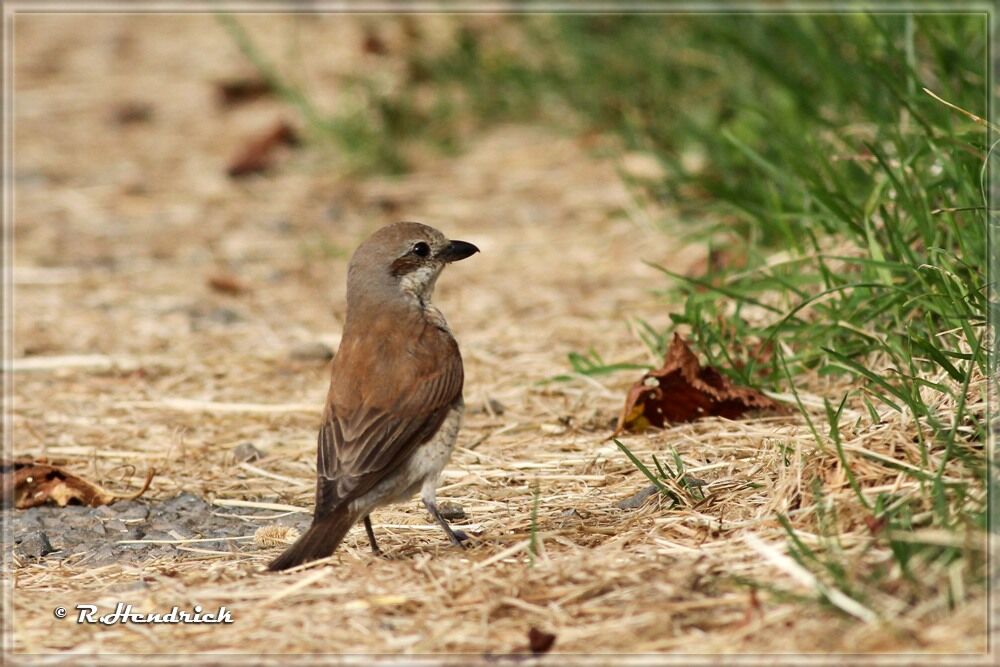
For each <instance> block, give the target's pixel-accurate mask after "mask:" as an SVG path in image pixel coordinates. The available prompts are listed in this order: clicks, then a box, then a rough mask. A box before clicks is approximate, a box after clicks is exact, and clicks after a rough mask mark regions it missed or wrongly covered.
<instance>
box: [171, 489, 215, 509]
mask: <svg viewBox="0 0 1000 667" xmlns="http://www.w3.org/2000/svg"><path fill="white" fill-rule="evenodd" d="M207 507H208V504H207V503H206V502H205V501H204V500H202V499H201V498H199V497H198V496H196V495H194V494H193V493H188V492H187V491H185V492H184V493H181V494H178V495H176V496H174V497H173V498H171V499H170V500H166V501H164V502H163V504H162V505H160V509H161V510H163V511H164V512H178V513H185V512H198V511H203V510H205V508H207Z"/></svg>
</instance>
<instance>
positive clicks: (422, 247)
mask: <svg viewBox="0 0 1000 667" xmlns="http://www.w3.org/2000/svg"><path fill="white" fill-rule="evenodd" d="M410 252H412V253H413V254H414V255H416V256H417V257H426V256H427V255H429V254H431V247H430V246H429V245H427V244H426V243H424V242H423V241H418V242H417V243H414V244H413V249H412V250H411V251H410Z"/></svg>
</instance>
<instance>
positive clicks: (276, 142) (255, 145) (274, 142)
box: [227, 121, 299, 178]
mask: <svg viewBox="0 0 1000 667" xmlns="http://www.w3.org/2000/svg"><path fill="white" fill-rule="evenodd" d="M298 143H299V137H298V133H297V132H296V131H295V128H293V127H292V126H291V125H289V124H288V123H287V122H285V121H279V122H278V123H277V124H276V125H274V127H272V128H271V129H270V130H268V131H267V132H266V133H264V134H261V135H260V136H259V137H257V138H256V139H253V140H252V141H250V142H249V143H247V145H246V146H245V147H244V148H243V150H242V151H241V152H240V153H239V154H238V155H237V156H236V157H235V158H233V160H232V161H231V162H230V163H229V168H228V169H227V173H228V174H229V177H230V178H239V177H241V176H247V175H249V174H256V173H259V172H262V171H266V170H267V169H269V168H270V167H271V166H272V165H273V164H274V161H275V160H276V159H277V154H278V149H280V148H281V147H283V146H295V145H297V144H298Z"/></svg>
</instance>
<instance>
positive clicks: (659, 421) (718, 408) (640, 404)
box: [615, 333, 785, 435]
mask: <svg viewBox="0 0 1000 667" xmlns="http://www.w3.org/2000/svg"><path fill="white" fill-rule="evenodd" d="M784 409H785V408H784V407H783V406H782V405H781V404H779V403H777V402H776V401H774V400H772V399H770V398H768V397H767V396H765V395H764V394H762V393H760V392H759V391H757V390H756V389H750V388H749V387H739V386H735V385H733V384H732V383H731V382H730V381H729V380H728V379H727V378H726V377H725V376H723V375H722V374H721V373H720V372H719V371H717V370H716V369H715V368H712V367H711V366H705V367H702V366H701V365H700V364H699V363H698V358H697V357H696V356H695V355H694V352H692V351H691V348H689V347H688V345H687V343H686V342H685V341H684V339H683V338H681V336H680V335H679V334H676V333H675V334H674V338H673V341H671V343H670V349H669V350H667V354H666V357H665V358H664V362H663V367H662V368H660V369H658V370H655V371H649V372H648V373H646V374H645V375H644V376H643V377H642V379H641V380H640V381H638V382H636V383H635V384H634V385H632V388H631V389H630V390H629V392H628V396H627V397H626V399H625V407H624V408H623V409H622V412H621V415H620V416H619V417H618V426H617V427H616V428H615V435H617V434H619V433H622V432H623V431H632V432H641V431H644V430H646V429H647V428H649V427H650V426H656V427H658V428H662V427H663V426H664V425H665V424H668V423H677V422H686V421H694V420H695V419H700V418H702V417H725V418H726V419H738V418H739V417H741V416H743V414H744V413H745V412H747V411H748V410H775V411H784Z"/></svg>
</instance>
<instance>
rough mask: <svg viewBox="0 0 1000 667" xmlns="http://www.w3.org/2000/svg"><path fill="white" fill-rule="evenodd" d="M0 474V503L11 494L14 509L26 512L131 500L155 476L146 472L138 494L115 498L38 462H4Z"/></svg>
mask: <svg viewBox="0 0 1000 667" xmlns="http://www.w3.org/2000/svg"><path fill="white" fill-rule="evenodd" d="M2 472H3V478H2V479H3V498H2V501H0V502H2V503H4V504H5V503H6V502H7V499H8V498H10V497H11V494H12V495H13V498H14V507H15V508H16V509H28V508H29V507H37V506H39V505H45V504H47V503H51V504H55V505H58V506H60V507H65V506H66V505H70V504H77V505H88V506H90V507H97V506H99V505H108V504H110V503H113V502H114V501H115V500H119V499H121V500H134V499H135V498H138V497H139V496H141V495H142V494H143V493H145V492H146V489H148V488H149V483H150V482H151V481H152V480H153V475H154V474H155V472H154V471H153V470H152V469H150V470H149V471H148V472H147V473H146V481H145V483H144V484H143V485H142V488H141V489H139V491H138V492H136V493H134V494H130V495H126V496H119V495H116V494H115V493H112V492H111V491H108V490H107V489H105V488H102V487H100V486H98V485H97V484H94V483H93V482H88V481H87V480H85V479H83V478H82V477H79V476H77V475H74V474H73V473H71V472H69V471H67V470H64V469H63V468H60V467H58V466H54V465H50V464H48V463H44V462H42V461H32V460H23V461H15V462H13V463H4V464H3V465H2ZM11 487H13V489H12V488H11Z"/></svg>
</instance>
